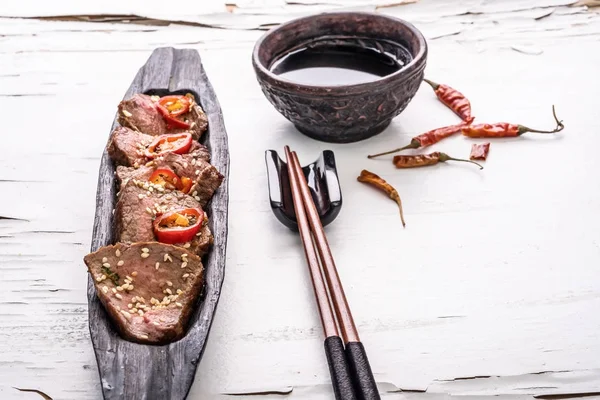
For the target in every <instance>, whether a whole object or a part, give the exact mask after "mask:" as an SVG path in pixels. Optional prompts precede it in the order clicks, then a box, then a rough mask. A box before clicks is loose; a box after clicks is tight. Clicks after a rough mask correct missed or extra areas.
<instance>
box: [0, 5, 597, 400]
mask: <svg viewBox="0 0 600 400" xmlns="http://www.w3.org/2000/svg"><path fill="white" fill-rule="evenodd" d="M302 2H305V1H304V0H302ZM9 3H10V5H9ZM291 3H292V2H289V3H285V2H283V1H273V2H269V3H268V4H267V2H266V1H263V0H257V1H245V2H243V3H242V2H238V8H237V9H235V10H234V12H233V13H229V12H227V11H226V8H225V4H224V2H219V1H213V2H196V3H190V5H189V8H186V9H185V13H180V14H179V15H175V14H172V15H165V14H160V13H158V12H157V10H158V8H157V7H158V6H157V5H158V4H160V5H164V2H154V1H138V2H122V1H106V2H102V4H101V3H97V2H81V1H70V0H69V1H64V2H41V1H39V0H24V1H19V2H8V3H7V2H3V3H2V4H0V15H3V16H25V15H27V16H33V14H32V13H33V12H35V15H38V16H41V15H45V16H49V15H74V14H76V15H92V14H96V15H110V14H113V15H115V14H132V15H133V14H135V15H141V16H145V17H153V18H160V19H162V20H169V19H174V20H181V19H186V20H187V19H189V20H191V21H194V22H195V23H198V24H199V23H206V24H207V25H213V26H217V25H218V26H222V27H226V28H228V29H212V28H207V27H198V26H186V25H179V24H172V25H170V26H162V25H141V24H133V23H91V22H75V21H60V22H58V21H47V20H36V19H26V20H24V19H16V18H0V27H1V32H2V36H0V108H1V109H2V110H4V112H3V113H2V115H3V117H4V118H3V128H2V139H3V148H4V151H3V155H2V157H0V190H1V191H2V193H3V196H2V197H0V216H1V217H9V218H15V219H1V218H0V279H1V280H2V282H3V283H4V288H3V290H2V291H0V398H1V399H2V400H4V399H13V398H14V399H35V398H40V397H39V395H36V394H33V393H21V392H17V391H15V390H14V389H12V387H14V386H16V387H22V388H32V389H39V390H41V391H43V392H45V393H47V394H48V395H50V396H52V397H53V398H55V399H67V400H71V399H73V400H74V399H77V400H87V399H100V398H101V392H100V382H99V379H98V375H97V371H96V365H95V360H94V356H93V352H92V348H91V343H90V341H89V336H88V328H87V323H88V321H87V309H86V307H87V301H86V282H87V280H86V279H87V277H86V271H85V268H84V266H83V264H82V257H83V255H84V254H86V252H87V250H88V248H89V241H90V237H91V229H92V222H93V216H94V201H95V193H96V179H97V171H98V165H99V161H100V155H101V152H102V149H103V148H104V145H105V143H106V139H107V135H108V131H109V128H110V123H111V121H112V118H113V117H114V112H115V110H116V104H117V103H118V101H119V100H120V99H121V97H122V96H123V93H124V91H125V89H126V88H127V87H128V85H129V83H130V81H131V80H132V79H133V76H134V75H135V73H136V72H137V69H138V68H139V67H140V66H141V65H142V64H143V62H144V61H145V60H146V58H147V57H148V55H149V54H150V52H151V50H152V49H153V48H155V47H159V46H170V45H173V46H176V47H192V48H196V49H198V50H199V51H200V52H201V55H202V58H203V62H204V64H205V66H206V69H207V72H208V75H209V78H210V80H211V81H212V82H213V84H214V86H215V90H216V92H217V94H218V96H219V99H220V101H221V104H222V107H223V110H224V114H225V122H226V126H227V129H228V132H229V135H230V144H231V146H230V150H231V156H232V165H231V167H232V172H231V177H230V188H231V202H230V212H231V220H232V221H234V222H232V223H231V226H230V236H229V249H228V257H229V258H228V269H227V274H226V280H225V285H224V288H223V295H222V297H221V300H220V304H219V311H218V312H217V317H216V319H215V322H214V325H213V329H212V332H211V336H210V338H209V343H208V346H207V348H206V352H205V354H204V357H203V360H202V362H201V364H200V366H199V369H198V376H197V380H196V382H195V385H194V386H193V388H192V392H191V394H190V397H189V398H190V399H212V398H214V399H221V398H230V397H226V396H224V395H221V394H222V393H227V392H234V391H251V390H254V389H256V388H261V389H271V390H272V389H277V388H279V389H281V388H287V387H293V388H294V389H293V391H292V394H291V395H290V396H289V398H292V399H295V398H298V399H311V400H318V399H328V398H331V392H330V390H331V388H330V386H329V385H328V381H329V373H328V370H327V365H326V361H325V358H324V355H323V349H322V338H321V329H320V326H319V319H318V316H317V314H316V312H315V305H314V300H313V299H312V289H311V288H310V286H309V284H308V280H307V279H308V277H307V274H306V268H305V266H304V263H303V259H302V257H301V249H300V243H299V240H298V238H297V237H296V236H295V235H294V234H292V233H291V232H289V231H287V230H286V229H285V228H283V227H282V226H281V225H279V223H278V222H277V221H276V219H275V218H274V217H273V215H272V214H271V211H270V209H269V205H268V201H267V194H266V177H265V170H264V160H263V157H264V150H266V149H269V148H275V149H281V148H282V147H283V145H284V144H289V145H290V146H291V147H293V148H294V149H296V150H297V151H298V152H299V155H300V157H301V158H302V159H303V160H305V161H307V160H310V159H313V158H314V157H315V154H317V153H318V152H320V151H321V150H323V149H325V148H330V149H333V150H334V151H335V153H336V159H337V162H338V167H339V169H340V179H341V184H342V188H343V190H344V199H345V200H344V201H345V203H344V207H343V210H342V213H341V214H340V216H339V217H338V219H336V221H335V223H334V224H332V225H330V226H329V227H328V228H327V229H328V236H329V239H330V242H331V246H332V250H333V252H334V254H335V257H336V261H337V264H338V266H339V269H340V274H341V277H342V280H343V282H344V284H345V287H346V292H347V295H348V298H349V302H350V304H351V306H352V309H353V313H354V315H355V318H356V322H357V324H358V326H359V329H360V332H361V334H362V339H363V341H364V342H365V346H366V347H367V351H368V354H369V357H370V359H371V364H372V367H373V369H374V372H375V376H376V379H377V380H378V382H379V384H380V389H381V390H382V393H384V398H398V399H408V398H411V399H412V398H416V397H419V398H421V399H427V400H429V399H432V400H437V399H442V398H443V399H447V398H448V397H449V396H450V395H461V396H469V399H471V398H472V396H473V400H474V397H477V398H479V397H481V396H491V395H494V396H500V397H506V398H509V399H511V400H517V399H518V400H520V399H533V396H546V395H549V394H551V395H558V394H566V393H595V392H597V391H599V386H600V378H598V377H599V376H600V375H599V374H598V372H599V370H600V361H599V358H598V357H597V355H598V354H600V342H599V341H598V337H599V336H600V317H598V312H597V310H598V309H599V307H600V273H599V272H598V268H597V266H598V265H599V264H600V245H599V243H600V234H599V233H598V232H599V231H598V229H597V227H598V226H600V220H599V218H600V214H599V213H598V212H597V211H598V210H599V209H600V200H599V199H600V186H599V185H598V184H597V182H598V173H597V171H598V170H600V161H599V159H598V157H597V154H596V153H597V150H596V149H597V148H598V147H599V145H600V142H599V140H600V139H599V138H600V136H599V135H598V132H599V131H600V123H599V122H598V118H597V112H596V110H597V106H598V105H597V96H596V93H597V92H598V91H599V90H600V83H599V81H598V80H597V79H594V77H595V76H597V73H598V71H597V69H598V65H600V51H599V50H600V49H599V47H598V46H599V45H598V43H599V42H598V39H599V36H600V18H599V16H598V14H597V13H596V12H594V11H593V10H587V8H586V7H569V6H567V5H566V4H571V3H573V2H572V1H560V0H536V1H513V0H511V1H497V2H493V1H479V0H477V1H475V0H471V1H466V0H465V1H452V0H444V1H426V0H421V1H419V2H416V3H414V4H406V5H401V6H395V7H386V8H381V9H379V12H384V13H388V14H391V15H396V16H398V17H401V18H405V19H407V20H409V21H412V22H414V23H415V24H416V25H417V27H419V28H420V29H421V30H422V31H423V32H424V33H425V35H426V36H427V37H428V40H429V59H428V66H427V75H428V76H429V77H430V78H431V79H434V80H438V81H442V82H445V83H448V84H450V85H452V86H454V87H456V88H459V89H460V90H461V91H462V92H463V93H465V94H467V95H468V96H469V97H470V99H471V102H472V104H473V112H474V114H475V115H476V116H477V120H478V121H481V122H483V121H486V122H495V121H500V120H506V121H514V122H517V123H521V124H525V125H529V126H532V127H541V128H544V127H547V126H549V125H551V122H552V121H551V114H550V106H551V104H552V103H555V104H556V107H557V112H558V115H559V117H561V118H562V119H564V120H565V125H566V129H565V131H564V134H561V135H558V136H556V137H540V136H535V135H533V134H532V135H529V136H527V135H525V136H523V137H522V138H520V139H518V140H508V141H496V142H493V143H492V151H491V152H490V157H489V159H488V161H487V162H486V168H485V170H484V171H482V172H478V171H475V170H470V169H469V168H467V167H462V166H458V165H453V166H450V165H443V166H440V167H439V168H433V169H423V170H414V171H396V170H394V169H393V168H391V165H389V164H388V163H387V162H386V161H368V160H366V158H365V155H366V154H368V153H371V152H375V151H377V150H383V149H386V148H388V147H390V146H395V145H399V144H402V143H408V141H409V139H410V137H412V136H414V135H416V134H418V133H422V132H424V131H426V130H429V129H432V128H435V127H437V126H442V125H448V124H451V123H455V122H456V119H455V116H454V115H453V114H452V113H451V112H449V111H448V110H446V109H445V108H444V107H443V106H442V105H440V104H439V102H438V101H437V100H436V99H435V97H434V96H433V94H432V92H431V89H429V88H428V87H423V88H421V89H420V90H419V92H418V93H417V95H416V97H415V99H414V100H413V101H412V102H411V104H410V105H409V106H408V107H407V109H406V111H405V112H403V113H402V115H401V116H399V117H398V118H396V119H395V120H394V122H393V123H392V125H391V126H390V128H388V129H387V130H386V131H385V132H384V133H383V134H381V135H379V136H377V137H375V138H373V139H370V140H369V141H366V142H363V143H357V144H350V145H327V144H323V143H319V142H315V141H312V140H309V139H307V138H305V137H303V136H301V135H299V134H298V133H297V132H296V131H295V130H294V128H293V127H292V126H291V125H290V124H289V123H288V122H287V120H285V119H284V118H283V117H281V116H280V115H279V114H278V113H277V112H276V111H275V110H274V109H273V107H272V106H271V105H270V104H269V103H268V102H267V100H266V99H265V98H264V96H263V95H262V93H261V92H260V90H259V88H258V85H257V83H256V79H255V77H254V73H253V71H252V68H251V65H250V54H251V50H252V47H253V45H254V42H255V41H256V39H257V38H258V37H259V36H260V35H261V34H262V33H263V32H261V31H260V30H244V29H258V28H261V26H262V25H263V24H273V23H280V22H284V21H286V20H288V19H290V18H291V17H293V16H296V15H304V14H307V13H311V12H318V11H322V10H325V9H336V8H339V7H340V4H345V5H346V6H351V7H352V8H353V9H365V10H373V9H375V7H376V5H377V4H383V3H384V2H371V1H368V2H367V1H359V2H352V3H348V2H344V3H340V2H338V1H335V2H330V1H327V2H321V1H319V2H317V3H319V4H317V5H315V4H312V5H301V4H291ZM293 3H299V2H296V1H294V2H293ZM306 3H315V2H311V1H306ZM386 3H392V2H390V1H388V2H386ZM138 22H139V21H138ZM145 22H147V23H156V21H145ZM523 46H526V47H527V49H530V51H531V49H539V50H542V51H543V52H541V53H540V52H539V51H537V50H536V51H535V52H534V53H535V55H534V54H523V53H522V52H520V51H519V50H517V51H515V50H514V49H515V47H516V48H518V49H523V48H524V47H523ZM32 111H33V112H32ZM470 144H471V142H470V141H467V140H466V139H463V138H461V137H455V138H451V139H448V141H446V142H444V143H441V144H439V145H438V146H436V148H435V149H433V150H443V151H446V152H448V153H450V154H453V155H456V156H461V155H467V154H468V149H469V147H470ZM362 168H369V169H372V170H374V172H377V173H379V174H380V175H381V176H382V177H384V178H385V179H386V180H388V181H389V182H390V183H392V184H393V185H394V186H396V187H397V188H398V190H399V191H400V194H401V196H402V198H403V203H404V208H405V213H406V217H407V222H408V226H407V228H406V229H404V230H403V229H401V228H400V226H399V224H398V221H397V215H396V212H397V210H396V209H395V208H394V206H393V204H390V203H389V201H388V200H387V199H385V198H384V197H383V196H379V195H378V194H377V193H374V192H372V191H370V190H367V189H365V188H364V187H363V186H362V185H360V184H359V183H357V182H356V181H355V179H356V176H357V175H358V172H360V169H362ZM67 193H68V195H66V194H67ZM367 205H368V206H367ZM257 230H260V233H261V234H260V235H257V233H256V231H257ZM256 237H261V238H263V240H255V239H254V238H256ZM264 238H268V240H265V239H264ZM356 249H364V250H365V251H363V252H358V251H356ZM542 371H558V372H548V373H543V374H540V372H542ZM475 376H490V378H477V379H462V380H456V378H460V377H463V378H469V377H475ZM398 389H403V390H405V391H404V392H398ZM406 390H417V391H421V392H412V391H411V392H407V391H406ZM424 391H426V392H424ZM36 396H37V397H36ZM236 398H239V399H242V398H249V399H250V398H252V399H255V398H257V397H256V396H247V397H243V396H242V397H236ZM275 398H277V397H275ZM286 398H287V397H286Z"/></svg>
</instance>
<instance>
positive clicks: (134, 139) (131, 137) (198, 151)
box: [108, 126, 210, 167]
mask: <svg viewBox="0 0 600 400" xmlns="http://www.w3.org/2000/svg"><path fill="white" fill-rule="evenodd" d="M153 139H154V137H153V136H150V135H146V134H143V133H140V132H138V131H134V130H132V129H129V128H125V127H122V126H119V127H118V128H116V129H115V130H114V131H113V132H112V134H111V136H110V140H109V141H108V154H109V155H110V158H111V159H112V160H113V161H114V162H115V163H116V164H119V165H125V166H128V167H133V166H135V165H138V166H139V165H144V164H146V163H147V162H148V161H149V159H148V158H147V157H146V156H145V150H146V148H147V147H148V145H150V143H151V142H152V140H153ZM181 157H182V158H183V161H182V163H183V162H184V161H185V162H187V163H189V164H192V163H196V162H197V161H198V160H202V161H204V162H208V161H210V153H209V152H208V149H207V148H206V146H204V145H201V144H200V143H198V142H197V141H193V142H192V147H191V148H190V151H189V152H188V153H187V154H182V155H181Z"/></svg>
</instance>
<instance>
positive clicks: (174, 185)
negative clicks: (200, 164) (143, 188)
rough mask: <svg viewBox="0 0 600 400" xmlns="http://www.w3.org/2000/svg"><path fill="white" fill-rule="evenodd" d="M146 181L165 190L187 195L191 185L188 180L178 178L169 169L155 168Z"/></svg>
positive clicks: (190, 181) (183, 177) (191, 182)
mask: <svg viewBox="0 0 600 400" xmlns="http://www.w3.org/2000/svg"><path fill="white" fill-rule="evenodd" d="M148 180H149V181H150V182H152V183H154V184H155V185H160V186H162V187H164V188H165V189H169V190H174V189H177V190H180V191H182V192H183V193H189V191H190V189H191V188H192V185H193V181H192V180H191V179H190V178H187V177H185V176H182V177H179V176H178V175H177V174H176V173H175V172H173V170H172V169H170V168H157V169H156V170H155V171H154V172H153V173H152V175H150V178H149V179H148Z"/></svg>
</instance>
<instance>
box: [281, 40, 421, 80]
mask: <svg viewBox="0 0 600 400" xmlns="http://www.w3.org/2000/svg"><path fill="white" fill-rule="evenodd" d="M395 53H396V54H392V53H389V52H383V51H379V50H377V49H373V48H368V47H358V46H335V45H331V44H324V45H317V46H312V47H303V48H301V49H299V50H295V51H293V52H290V53H288V54H286V55H284V56H283V57H281V58H280V59H278V60H277V61H276V62H275V63H273V65H272V66H271V68H270V70H271V72H273V73H274V74H276V75H278V76H279V77H281V78H283V79H286V80H289V81H293V82H295V83H299V84H304V85H314V86H343V85H355V84H359V83H366V82H372V81H375V80H377V79H380V78H382V77H384V76H387V75H391V74H393V73H394V72H397V71H399V70H401V69H402V68H403V67H404V66H405V65H406V64H407V63H409V62H410V60H411V59H412V57H411V55H410V52H409V51H408V50H406V49H404V48H402V47H400V46H396V48H395Z"/></svg>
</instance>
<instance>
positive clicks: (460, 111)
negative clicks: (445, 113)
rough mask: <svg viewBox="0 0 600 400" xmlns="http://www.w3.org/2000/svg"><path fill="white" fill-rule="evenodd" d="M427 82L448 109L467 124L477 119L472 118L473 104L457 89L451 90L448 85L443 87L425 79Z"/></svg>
mask: <svg viewBox="0 0 600 400" xmlns="http://www.w3.org/2000/svg"><path fill="white" fill-rule="evenodd" d="M423 80H424V81H425V82H427V83H428V84H429V85H431V87H432V88H433V90H434V91H435V95H436V96H437V98H438V99H440V101H441V102H442V103H444V104H445V105H446V107H448V108H450V109H451V110H452V111H454V113H455V114H456V115H458V116H459V117H460V118H461V119H462V120H463V121H465V122H466V123H471V122H472V121H473V120H474V119H475V117H472V116H471V102H470V101H469V100H468V99H467V98H466V97H465V95H464V94H462V93H461V92H459V91H458V90H456V89H453V88H451V87H450V86H448V85H442V84H439V83H436V82H433V81H430V80H429V79H423Z"/></svg>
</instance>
